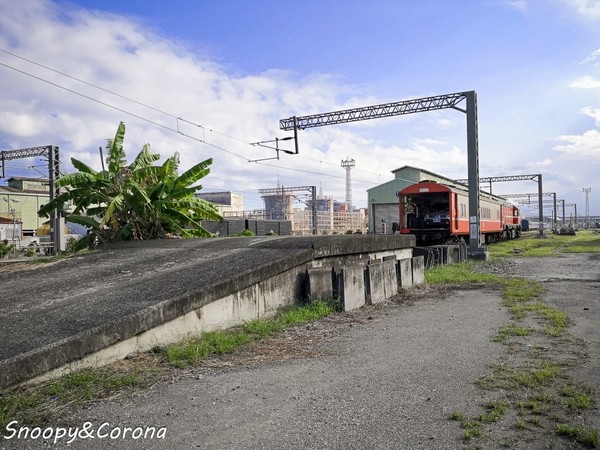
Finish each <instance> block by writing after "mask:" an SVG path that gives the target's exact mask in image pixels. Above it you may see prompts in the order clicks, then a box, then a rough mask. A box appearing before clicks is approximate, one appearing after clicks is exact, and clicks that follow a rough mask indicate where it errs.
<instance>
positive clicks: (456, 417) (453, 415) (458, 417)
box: [448, 411, 465, 422]
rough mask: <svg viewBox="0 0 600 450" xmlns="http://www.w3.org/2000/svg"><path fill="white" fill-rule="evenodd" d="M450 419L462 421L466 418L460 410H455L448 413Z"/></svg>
mask: <svg viewBox="0 0 600 450" xmlns="http://www.w3.org/2000/svg"><path fill="white" fill-rule="evenodd" d="M448 419H450V420H455V421H457V422H462V421H463V420H465V415H464V414H463V413H461V412H460V411H453V412H451V413H450V414H449V415H448Z"/></svg>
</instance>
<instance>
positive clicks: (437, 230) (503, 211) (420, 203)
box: [399, 181, 521, 244]
mask: <svg viewBox="0 0 600 450" xmlns="http://www.w3.org/2000/svg"><path fill="white" fill-rule="evenodd" d="M399 197H400V205H399V206H400V222H399V231H400V233H405V234H414V235H415V236H416V238H417V243H418V244H438V243H447V242H457V241H460V240H461V239H464V240H465V241H467V242H468V240H469V190H468V188H467V186H463V185H450V184H448V185H447V184H442V183H437V182H435V181H421V182H420V183H416V184H413V185H411V186H408V187H406V188H404V189H402V190H401V191H400V193H399ZM479 204H480V206H479V208H480V209H479V211H480V228H481V233H482V234H483V235H484V236H485V242H486V243H491V242H498V241H503V240H506V239H514V238H517V237H519V236H520V235H521V215H520V213H519V208H517V207H516V206H515V205H513V204H511V203H508V202H507V201H506V200H505V199H503V198H501V197H498V196H496V195H492V194H488V193H486V192H480V198H479Z"/></svg>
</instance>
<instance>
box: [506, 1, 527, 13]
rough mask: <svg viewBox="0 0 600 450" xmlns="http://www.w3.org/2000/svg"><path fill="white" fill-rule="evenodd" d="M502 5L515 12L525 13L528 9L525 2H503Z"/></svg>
mask: <svg viewBox="0 0 600 450" xmlns="http://www.w3.org/2000/svg"><path fill="white" fill-rule="evenodd" d="M503 4H505V5H506V6H508V7H509V8H513V9H516V10H517V11H525V10H526V9H527V7H528V3H527V0H505V1H504V2H503Z"/></svg>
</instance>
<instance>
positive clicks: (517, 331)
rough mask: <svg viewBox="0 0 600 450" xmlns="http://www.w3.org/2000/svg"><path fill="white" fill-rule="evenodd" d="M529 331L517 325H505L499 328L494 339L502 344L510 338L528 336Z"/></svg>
mask: <svg viewBox="0 0 600 450" xmlns="http://www.w3.org/2000/svg"><path fill="white" fill-rule="evenodd" d="M531 331H532V330H531V329H529V328H525V327H522V326H519V325H506V326H504V327H500V329H499V330H498V334H497V335H496V336H495V337H494V341H496V342H504V341H506V340H507V339H508V338H509V337H511V336H529V335H530V334H531Z"/></svg>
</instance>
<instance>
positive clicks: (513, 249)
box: [488, 231, 600, 258]
mask: <svg viewBox="0 0 600 450" xmlns="http://www.w3.org/2000/svg"><path fill="white" fill-rule="evenodd" d="M488 251H489V252H490V254H491V255H492V257H493V258H506V257H514V256H517V257H544V256H552V255H555V254H557V253H600V236H599V235H597V234H594V233H592V232H590V231H579V232H578V233H577V234H576V235H575V236H568V235H562V236H559V235H552V236H549V237H547V238H544V239H540V238H539V237H537V236H523V237H521V238H520V239H518V240H514V241H506V242H500V243H497V244H492V245H489V246H488Z"/></svg>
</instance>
